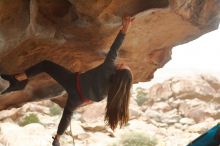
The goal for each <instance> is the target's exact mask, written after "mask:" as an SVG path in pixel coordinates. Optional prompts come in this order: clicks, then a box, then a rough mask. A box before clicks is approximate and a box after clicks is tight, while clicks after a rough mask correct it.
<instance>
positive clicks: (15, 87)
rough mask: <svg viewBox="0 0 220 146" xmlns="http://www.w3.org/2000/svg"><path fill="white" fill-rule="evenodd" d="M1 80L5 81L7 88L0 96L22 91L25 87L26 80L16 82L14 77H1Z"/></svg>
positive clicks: (4, 75) (3, 75)
mask: <svg viewBox="0 0 220 146" xmlns="http://www.w3.org/2000/svg"><path fill="white" fill-rule="evenodd" d="M1 77H2V79H4V80H7V81H8V82H9V84H10V85H9V87H8V88H7V89H6V90H5V91H3V92H2V93H1V94H5V93H8V92H12V91H17V90H22V89H24V87H25V86H26V84H27V82H28V80H23V81H18V80H17V79H16V78H15V76H14V75H6V74H2V75H1Z"/></svg>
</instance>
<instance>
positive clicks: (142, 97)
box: [136, 88, 147, 106]
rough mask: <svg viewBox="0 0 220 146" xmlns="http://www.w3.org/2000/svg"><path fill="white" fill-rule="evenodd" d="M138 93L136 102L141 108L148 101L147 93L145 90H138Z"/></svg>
mask: <svg viewBox="0 0 220 146" xmlns="http://www.w3.org/2000/svg"><path fill="white" fill-rule="evenodd" d="M136 92H137V96H136V102H137V104H138V105H139V106H141V105H142V104H143V103H144V102H145V101H146V100H147V93H146V92H145V90H144V89H143V88H137V90H136Z"/></svg>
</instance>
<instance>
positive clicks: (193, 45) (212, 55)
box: [140, 26, 220, 87]
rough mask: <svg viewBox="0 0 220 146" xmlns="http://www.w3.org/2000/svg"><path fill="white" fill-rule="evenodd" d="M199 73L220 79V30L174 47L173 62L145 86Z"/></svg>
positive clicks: (158, 72)
mask: <svg viewBox="0 0 220 146" xmlns="http://www.w3.org/2000/svg"><path fill="white" fill-rule="evenodd" d="M219 27H220V26H219ZM199 73H209V74H213V75H215V76H219V77H220V28H219V29H217V30H215V31H212V32H209V33H207V34H205V35H202V36H201V37H199V38H197V39H196V40H194V41H191V42H189V43H186V44H183V45H179V46H176V47H174V48H173V49H172V56H171V60H170V61H169V62H167V63H166V65H164V67H163V68H161V69H158V70H157V71H156V72H155V73H154V78H153V79H152V80H151V81H150V82H148V83H144V84H143V86H145V85H146V87H148V86H149V85H151V84H154V83H157V82H162V81H164V80H166V79H168V78H170V77H172V76H175V75H185V74H199ZM140 85H142V84H140Z"/></svg>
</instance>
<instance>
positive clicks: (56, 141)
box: [52, 137, 60, 146]
mask: <svg viewBox="0 0 220 146" xmlns="http://www.w3.org/2000/svg"><path fill="white" fill-rule="evenodd" d="M52 146H60V142H59V141H58V140H57V139H56V138H54V137H53V143H52Z"/></svg>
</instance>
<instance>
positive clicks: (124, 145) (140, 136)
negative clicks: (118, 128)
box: [109, 132, 157, 146]
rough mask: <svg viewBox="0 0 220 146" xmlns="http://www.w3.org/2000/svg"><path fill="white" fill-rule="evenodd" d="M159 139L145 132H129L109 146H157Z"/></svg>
mask: <svg viewBox="0 0 220 146" xmlns="http://www.w3.org/2000/svg"><path fill="white" fill-rule="evenodd" d="M156 145H157V140H156V139H155V138H152V137H150V136H148V135H147V134H146V133H144V132H127V133H125V134H123V135H122V136H121V137H120V140H119V142H118V143H115V142H114V143H112V144H110V145H109V146H156Z"/></svg>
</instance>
